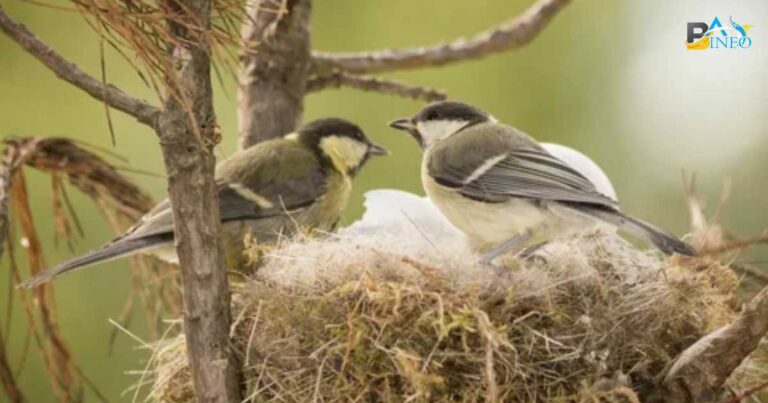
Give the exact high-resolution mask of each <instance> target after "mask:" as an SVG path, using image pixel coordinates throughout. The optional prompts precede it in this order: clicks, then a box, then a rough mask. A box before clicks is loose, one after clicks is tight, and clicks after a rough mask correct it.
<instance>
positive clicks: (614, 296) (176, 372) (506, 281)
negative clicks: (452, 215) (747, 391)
mask: <svg viewBox="0 0 768 403" xmlns="http://www.w3.org/2000/svg"><path fill="white" fill-rule="evenodd" d="M376 237H377V236H376V235H372V236H371V237H369V238H368V240H367V241H365V240H359V239H358V240H359V242H350V241H349V240H348V239H347V240H344V241H340V240H338V239H325V240H316V239H315V240H311V239H305V240H300V241H295V242H292V243H289V244H287V245H284V246H283V247H282V248H279V249H277V250H276V251H274V252H273V253H272V254H271V255H270V256H269V257H268V258H267V261H266V264H265V266H264V267H263V268H262V269H261V270H260V271H259V273H258V275H257V276H256V277H254V278H252V279H250V280H248V281H246V282H244V283H242V284H239V285H238V286H237V287H236V288H235V289H234V290H233V296H234V302H233V306H234V313H233V316H235V323H234V324H233V330H232V339H233V346H234V348H235V350H236V352H237V353H238V354H239V356H240V358H241V360H242V363H243V368H244V371H245V372H244V374H245V383H246V384H247V393H248V394H249V396H250V397H252V398H253V399H254V400H255V401H273V400H275V401H276V400H280V401H296V402H303V401H352V400H356V401H402V400H405V399H408V398H415V399H416V400H422V401H423V400H430V401H446V400H449V401H488V400H492V399H499V400H504V401H579V400H581V401H613V400H615V401H636V400H637V399H638V398H639V397H643V396H645V395H646V394H647V393H649V392H650V388H651V387H652V385H653V384H654V380H655V379H656V377H657V376H658V375H659V374H660V373H661V372H662V370H663V369H664V367H665V366H666V365H667V364H669V363H670V362H671V360H672V359H674V357H675V356H676V355H677V354H679V353H680V352H681V351H683V350H684V349H685V348H686V347H687V346H689V345H690V344H691V343H693V342H694V341H696V340H697V339H699V338H700V337H701V336H703V335H705V334H707V333H709V332H711V331H713V330H714V329H716V328H718V327H720V326H722V325H724V324H726V323H728V321H729V320H731V319H732V318H733V316H734V315H735V310H734V307H733V305H736V304H735V303H734V302H733V292H734V290H735V288H736V286H737V283H738V281H737V280H738V279H737V277H736V276H735V274H734V273H733V272H732V271H731V270H730V269H729V268H728V267H727V266H724V265H721V264H719V263H716V262H712V261H707V260H703V259H702V260H699V259H686V260H685V261H683V260H678V259H675V258H673V259H662V258H661V257H659V256H657V255H651V254H647V253H644V252H640V251H637V250H635V249H633V248H632V247H631V246H629V245H628V244H627V243H625V242H624V241H623V240H621V239H620V238H618V237H616V236H615V235H606V234H601V233H597V234H593V235H590V236H586V237H581V238H572V239H568V240H563V241H558V242H553V243H550V244H548V245H547V246H545V247H543V248H541V249H540V250H538V251H537V252H535V253H534V254H533V255H532V256H530V257H529V258H527V259H526V260H524V261H522V262H518V263H515V264H514V266H516V267H514V268H511V269H509V270H498V269H497V270H494V269H493V268H489V267H483V266H479V265H477V264H476V263H475V259H474V257H472V255H471V254H469V253H463V252H461V251H454V252H455V253H454V254H453V255H451V256H450V258H448V259H446V255H445V253H443V252H439V251H434V252H432V253H423V254H421V255H420V256H419V260H418V261H417V260H414V259H413V258H410V257H405V256H403V255H400V254H398V253H396V252H394V251H393V250H391V249H392V248H390V249H389V250H387V248H383V247H381V246H382V245H384V244H388V245H390V246H391V243H390V241H391V239H389V240H387V239H383V240H382V239H378V238H376ZM379 237H380V236H379ZM372 239H373V240H375V242H369V241H371V240H372ZM396 248H397V245H395V246H394V249H396ZM183 343H184V342H183V337H181V336H176V337H173V338H170V339H168V340H165V341H163V342H162V343H160V345H159V346H158V348H157V350H156V352H155V357H154V359H153V363H154V364H153V365H154V366H153V368H152V370H153V371H152V373H154V374H155V375H156V377H155V383H154V386H153V389H152V391H151V395H150V398H151V400H155V401H163V402H182V401H191V398H192V392H191V384H190V377H189V373H188V368H187V367H186V362H185V361H186V358H185V356H184V354H183V349H184V347H183ZM743 372H744V373H743V374H742V375H740V376H742V377H745V379H746V377H747V376H748V373H750V371H749V370H744V371H743ZM606 385H608V386H606ZM606 396H608V397H606ZM611 396H613V397H611ZM601 399H603V400H601ZM606 399H608V400H606ZM611 399H613V400H611ZM633 399H634V400H633Z"/></svg>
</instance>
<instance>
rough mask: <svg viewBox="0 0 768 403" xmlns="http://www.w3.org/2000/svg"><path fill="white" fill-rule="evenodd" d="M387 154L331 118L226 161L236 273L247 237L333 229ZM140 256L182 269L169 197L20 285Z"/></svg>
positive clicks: (219, 171) (262, 239) (226, 233)
mask: <svg viewBox="0 0 768 403" xmlns="http://www.w3.org/2000/svg"><path fill="white" fill-rule="evenodd" d="M387 154H388V151H387V150H386V149H385V148H383V147H381V146H379V145H376V144H374V143H373V142H371V140H370V139H369V138H368V137H367V136H366V134H365V133H364V132H363V131H362V130H361V129H360V128H359V127H358V126H357V125H355V124H354V123H351V122H349V121H346V120H344V119H340V118H325V119H318V120H315V121H312V122H310V123H308V124H306V125H304V126H302V127H301V128H299V129H298V130H297V131H296V132H294V133H290V134H287V135H285V136H283V137H282V138H278V139H272V140H267V141H264V142H261V143H259V144H256V145H254V146H253V147H250V148H248V149H245V150H243V151H240V152H237V153H235V154H234V155H232V156H230V157H229V158H227V159H225V160H224V161H222V162H221V163H219V164H218V165H217V167H216V172H215V180H216V187H217V193H218V198H219V218H220V219H221V223H222V244H223V246H224V252H225V257H226V261H227V266H228V268H230V267H231V266H238V265H240V264H241V263H242V261H243V259H244V257H243V251H244V241H243V240H244V237H245V236H246V234H250V235H251V236H252V239H253V240H255V241H256V242H258V243H269V242H274V241H276V240H277V239H278V238H279V237H282V236H289V235H292V234H295V233H296V232H298V231H299V230H319V231H330V230H332V229H333V228H334V227H335V226H336V224H337V223H338V221H339V219H340V217H341V214H342V212H343V211H344V209H345V207H346V205H347V202H348V200H349V195H350V191H351V186H352V178H353V177H354V176H355V175H356V174H357V173H358V172H359V170H360V169H361V168H362V167H363V166H364V165H365V164H366V162H367V161H368V160H369V158H370V157H371V156H382V155H387ZM136 253H146V254H151V255H154V256H156V257H158V258H160V259H162V260H165V261H168V262H172V263H178V259H177V256H176V251H175V248H174V229H173V215H172V212H171V203H170V201H169V200H168V199H165V200H163V201H161V202H160V203H158V204H157V205H156V206H155V207H154V208H153V209H152V210H151V211H150V212H149V213H147V214H146V215H144V216H143V217H142V218H141V219H139V220H138V222H136V223H135V224H134V225H133V226H132V227H130V228H129V229H128V230H127V231H126V232H125V233H123V234H122V235H120V236H119V237H117V238H115V239H113V240H112V241H111V242H109V243H107V244H105V245H104V246H102V247H100V248H98V249H96V250H94V251H92V252H90V253H87V254H85V255H83V256H80V257H78V258H75V259H72V260H70V261H66V262H64V263H61V264H59V265H57V266H55V267H52V268H50V269H47V270H45V271H43V272H40V273H39V274H37V275H35V276H33V277H31V278H29V279H27V280H25V281H24V282H22V283H21V284H20V287H24V288H29V287H34V286H37V285H39V284H42V283H46V282H48V281H50V280H51V279H53V278H54V277H56V276H58V275H60V274H62V273H65V272H69V271H71V270H74V269H77V268H81V267H85V266H89V265H92V264H94V263H99V262H104V261H107V260H111V259H115V258H119V257H124V256H129V255H133V254H136Z"/></svg>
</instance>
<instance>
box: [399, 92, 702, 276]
mask: <svg viewBox="0 0 768 403" xmlns="http://www.w3.org/2000/svg"><path fill="white" fill-rule="evenodd" d="M389 126H390V127H392V128H395V129H398V130H402V131H405V132H407V133H409V134H410V135H411V136H412V137H413V138H414V139H415V140H416V142H417V143H418V144H419V146H420V147H421V149H422V151H423V152H422V155H423V157H422V164H421V179H422V185H423V187H424V190H425V192H426V194H427V196H428V197H429V198H430V199H431V200H432V201H433V203H434V204H435V205H436V206H437V207H438V208H439V209H440V211H441V212H442V213H443V214H444V215H445V216H446V218H448V220H449V221H450V222H451V223H452V224H453V225H454V226H456V227H457V228H458V229H460V230H461V231H462V232H464V233H465V234H466V235H467V236H468V238H469V240H470V242H471V244H472V246H473V248H474V249H475V250H477V251H478V252H480V253H482V257H481V261H482V262H484V263H489V262H491V261H492V260H493V259H495V258H496V257H498V256H501V255H503V254H506V253H509V252H512V251H516V252H518V253H520V252H522V251H523V250H524V249H525V248H527V247H533V246H535V245H540V244H542V243H544V242H547V241H549V240H552V239H554V238H557V237H562V236H567V235H571V234H575V233H579V232H583V231H585V230H588V229H591V228H594V227H595V226H596V225H604V224H607V225H608V226H613V227H617V228H620V229H623V230H626V231H628V232H629V233H631V234H633V235H635V236H637V237H640V238H642V239H645V240H647V241H650V242H651V243H652V244H653V245H654V246H655V247H656V248H658V249H659V250H661V251H662V252H664V253H665V254H673V253H678V254H682V255H695V254H696V250H695V249H694V248H692V247H691V246H690V245H688V244H686V243H685V242H683V241H682V240H680V239H679V238H677V237H675V236H673V235H670V234H668V233H666V232H664V231H663V230H661V229H659V228H657V227H655V226H653V225H651V224H649V223H646V222H644V221H642V220H639V219H637V218H634V217H631V216H629V215H627V214H624V213H623V212H622V211H621V210H620V208H619V204H618V201H617V200H616V199H615V196H614V197H611V195H608V194H606V193H608V191H607V190H605V191H603V192H600V191H598V190H597V189H596V187H595V183H593V182H592V181H590V180H589V179H587V177H585V176H584V174H582V173H580V172H579V170H578V169H575V168H574V167H573V166H571V165H569V164H568V163H566V162H565V161H563V160H562V159H560V158H557V157H555V156H554V155H553V154H552V153H550V152H549V151H547V150H546V149H545V148H544V147H542V146H541V145H540V144H539V143H538V142H537V141H536V140H534V139H533V138H532V137H530V136H528V135H527V134H525V133H524V132H522V131H520V130H518V129H516V128H514V127H512V126H508V125H505V124H503V123H499V122H498V121H497V120H496V118H494V117H493V116H491V115H490V114H489V113H487V112H485V111H482V110H480V109H478V108H476V107H474V106H471V105H468V104H465V103H462V102H457V101H440V102H435V103H431V104H428V105H427V106H425V107H423V108H422V109H421V110H420V111H418V113H416V114H415V115H413V116H412V117H410V118H402V119H397V120H394V121H392V122H390V123H389ZM603 188H605V186H603ZM611 191H612V189H611Z"/></svg>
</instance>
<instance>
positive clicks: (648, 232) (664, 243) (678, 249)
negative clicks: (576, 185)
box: [576, 206, 697, 256]
mask: <svg viewBox="0 0 768 403" xmlns="http://www.w3.org/2000/svg"><path fill="white" fill-rule="evenodd" d="M576 209H577V210H579V211H581V212H582V213H584V214H587V215H589V216H592V217H595V218H598V219H600V220H603V221H605V222H607V223H609V224H612V225H615V226H617V227H619V228H621V229H623V230H626V231H628V232H630V233H631V234H633V235H635V236H637V237H640V238H642V239H645V240H647V241H649V242H651V243H652V244H653V245H654V246H656V247H657V248H658V249H659V250H661V251H662V252H664V253H666V254H668V255H671V254H672V253H679V254H681V255H687V256H696V255H697V252H696V249H694V248H693V247H692V246H690V245H688V244H687V243H685V242H684V241H682V240H680V239H679V238H677V237H676V236H674V235H670V234H668V233H666V232H664V231H663V230H661V229H659V228H656V227H655V226H653V225H651V224H648V223H647V222H645V221H642V220H638V219H637V218H634V217H630V216H628V215H625V214H623V213H621V212H620V211H615V210H607V209H603V208H599V207H591V206H590V207H586V206H578V207H576Z"/></svg>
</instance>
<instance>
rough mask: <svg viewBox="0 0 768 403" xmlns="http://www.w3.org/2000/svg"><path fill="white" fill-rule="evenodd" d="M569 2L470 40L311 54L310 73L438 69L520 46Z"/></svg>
mask: <svg viewBox="0 0 768 403" xmlns="http://www.w3.org/2000/svg"><path fill="white" fill-rule="evenodd" d="M569 2H570V0H539V1H537V2H536V3H535V4H534V5H533V6H531V7H530V8H529V9H528V10H526V11H525V12H524V13H523V14H522V15H520V16H518V17H515V18H513V19H511V20H508V21H506V22H504V23H502V24H500V25H498V26H496V27H493V28H491V29H489V30H487V31H484V32H481V33H479V34H477V35H475V36H473V37H471V38H461V39H457V40H455V41H453V42H450V43H441V44H437V45H433V46H428V47H422V48H411V49H394V50H380V51H374V52H362V53H325V52H314V53H313V55H312V59H313V70H314V71H315V72H316V73H323V72H328V71H333V70H343V71H349V72H353V73H373V72H381V71H388V70H400V69H416V68H422V67H431V66H442V65H445V64H448V63H453V62H458V61H462V60H467V59H479V58H481V57H484V56H488V55H490V54H493V53H499V52H504V51H507V50H510V49H515V48H519V47H522V46H524V45H526V44H527V43H529V42H530V41H532V40H533V39H534V38H536V36H537V35H538V34H539V33H540V32H541V31H542V30H543V29H544V27H546V26H547V24H548V23H549V22H550V21H551V20H552V18H553V17H554V16H555V15H556V14H557V12H558V11H560V10H561V9H562V8H563V7H564V6H565V5H567V4H568V3H569Z"/></svg>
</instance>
